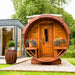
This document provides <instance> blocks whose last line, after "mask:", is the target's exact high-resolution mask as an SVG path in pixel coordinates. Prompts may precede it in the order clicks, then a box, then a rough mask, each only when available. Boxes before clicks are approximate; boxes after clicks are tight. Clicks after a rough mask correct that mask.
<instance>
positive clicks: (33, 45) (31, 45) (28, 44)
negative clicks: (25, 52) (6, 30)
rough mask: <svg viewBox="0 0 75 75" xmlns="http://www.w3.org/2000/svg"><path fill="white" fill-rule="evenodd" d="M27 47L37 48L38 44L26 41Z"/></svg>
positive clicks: (31, 40) (29, 40)
mask: <svg viewBox="0 0 75 75" xmlns="http://www.w3.org/2000/svg"><path fill="white" fill-rule="evenodd" d="M26 46H28V47H36V42H35V40H33V39H30V38H29V39H26Z"/></svg>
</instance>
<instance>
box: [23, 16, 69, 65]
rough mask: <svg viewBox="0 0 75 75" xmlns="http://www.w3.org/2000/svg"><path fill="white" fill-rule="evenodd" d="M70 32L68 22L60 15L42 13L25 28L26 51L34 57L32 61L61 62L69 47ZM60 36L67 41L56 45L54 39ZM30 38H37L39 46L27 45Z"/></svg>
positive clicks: (33, 62)
mask: <svg viewBox="0 0 75 75" xmlns="http://www.w3.org/2000/svg"><path fill="white" fill-rule="evenodd" d="M69 34H70V30H69V28H68V26H67V24H66V23H65V22H64V21H63V20H62V19H61V18H59V17H56V16H53V15H41V16H38V17H35V18H33V19H32V20H31V21H30V22H29V23H28V24H27V25H26V26H25V28H24V30H23V43H24V47H25V50H26V52H27V53H28V54H29V55H30V56H31V57H32V60H31V63H32V64H36V63H45V62H50V63H53V64H60V63H61V60H60V57H61V56H62V55H63V54H64V53H65V52H66V51H67V48H68V47H69V40H70V38H69ZM60 37H62V38H63V39H65V43H62V44H61V45H58V46H55V45H54V40H55V39H56V38H60ZM28 38H31V39H32V38H33V39H35V41H36V43H37V46H36V47H27V46H26V43H25V42H26V39H28ZM53 39H54V40H53Z"/></svg>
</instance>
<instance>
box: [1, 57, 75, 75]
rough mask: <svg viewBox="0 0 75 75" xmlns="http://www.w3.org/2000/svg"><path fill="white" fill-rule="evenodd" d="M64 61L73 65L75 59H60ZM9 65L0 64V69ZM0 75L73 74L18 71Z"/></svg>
mask: <svg viewBox="0 0 75 75" xmlns="http://www.w3.org/2000/svg"><path fill="white" fill-rule="evenodd" d="M61 59H66V60H67V61H69V62H70V63H71V64H73V65H75V58H61ZM8 66H11V65H8V64H2V65H1V64H0V69H1V68H4V67H8ZM0 75H75V73H63V72H20V71H0Z"/></svg>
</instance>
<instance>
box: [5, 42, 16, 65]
mask: <svg viewBox="0 0 75 75" xmlns="http://www.w3.org/2000/svg"><path fill="white" fill-rule="evenodd" d="M5 59H6V63H7V64H14V63H16V59H17V52H16V50H15V42H14V41H9V42H8V49H7V50H6V53H5Z"/></svg>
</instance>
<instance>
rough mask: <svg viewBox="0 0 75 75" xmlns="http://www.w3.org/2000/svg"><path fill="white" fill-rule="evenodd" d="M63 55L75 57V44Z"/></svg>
mask: <svg viewBox="0 0 75 75" xmlns="http://www.w3.org/2000/svg"><path fill="white" fill-rule="evenodd" d="M62 57H65V58H74V57H75V46H74V45H70V46H69V49H68V50H67V52H66V53H65V54H64V55H63V56H62Z"/></svg>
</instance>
